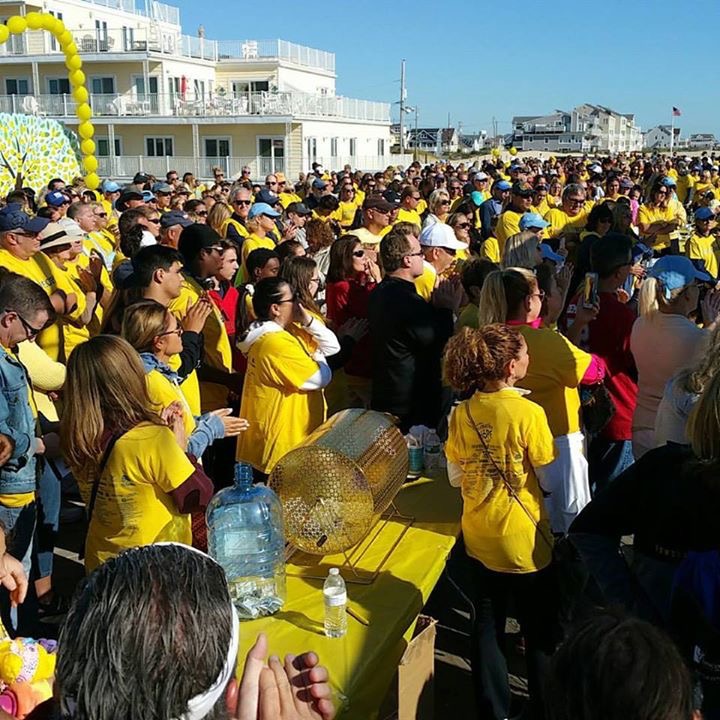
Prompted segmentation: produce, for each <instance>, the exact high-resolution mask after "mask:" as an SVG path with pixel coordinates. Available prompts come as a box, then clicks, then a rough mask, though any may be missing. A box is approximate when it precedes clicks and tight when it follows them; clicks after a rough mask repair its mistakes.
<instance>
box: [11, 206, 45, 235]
mask: <svg viewBox="0 0 720 720" xmlns="http://www.w3.org/2000/svg"><path fill="white" fill-rule="evenodd" d="M49 222H50V220H49V219H48V218H41V217H35V218H31V217H30V216H29V215H28V214H27V213H26V212H23V209H22V206H21V205H20V203H10V204H9V205H6V206H5V207H4V208H2V210H0V232H8V231H10V230H27V231H28V232H29V233H39V232H42V231H43V230H44V229H45V228H46V227H47V226H48V223H49Z"/></svg>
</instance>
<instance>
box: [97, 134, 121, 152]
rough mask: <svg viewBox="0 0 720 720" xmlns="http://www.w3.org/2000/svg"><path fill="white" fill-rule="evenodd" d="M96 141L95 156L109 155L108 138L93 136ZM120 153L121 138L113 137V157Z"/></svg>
mask: <svg viewBox="0 0 720 720" xmlns="http://www.w3.org/2000/svg"><path fill="white" fill-rule="evenodd" d="M95 142H96V143H97V156H98V157H109V156H110V140H109V138H106V137H95ZM121 155H122V138H115V157H120V156H121Z"/></svg>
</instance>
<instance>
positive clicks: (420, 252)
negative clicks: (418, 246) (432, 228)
mask: <svg viewBox="0 0 720 720" xmlns="http://www.w3.org/2000/svg"><path fill="white" fill-rule="evenodd" d="M422 255H423V251H422V250H420V251H419V252H414V253H408V254H407V255H403V257H422Z"/></svg>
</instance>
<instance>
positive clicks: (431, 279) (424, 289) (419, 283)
mask: <svg viewBox="0 0 720 720" xmlns="http://www.w3.org/2000/svg"><path fill="white" fill-rule="evenodd" d="M437 279H438V277H437V271H436V270H435V268H434V267H433V266H432V265H431V264H430V263H429V262H428V261H427V260H423V272H422V275H420V276H419V277H416V278H415V290H417V294H418V295H419V296H420V297H421V298H422V299H423V300H426V301H427V302H430V297H431V296H432V294H433V290H435V286H436V285H437Z"/></svg>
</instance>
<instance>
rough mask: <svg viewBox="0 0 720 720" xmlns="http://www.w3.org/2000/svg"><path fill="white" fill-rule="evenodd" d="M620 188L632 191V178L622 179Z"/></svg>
mask: <svg viewBox="0 0 720 720" xmlns="http://www.w3.org/2000/svg"><path fill="white" fill-rule="evenodd" d="M620 187H621V188H626V189H630V188H632V187H633V181H632V180H631V179H630V178H622V179H621V180H620Z"/></svg>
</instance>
